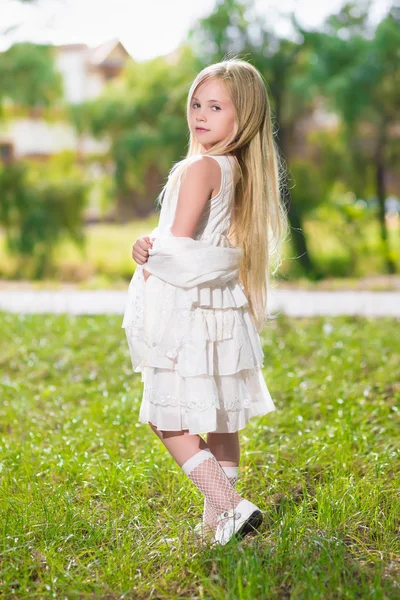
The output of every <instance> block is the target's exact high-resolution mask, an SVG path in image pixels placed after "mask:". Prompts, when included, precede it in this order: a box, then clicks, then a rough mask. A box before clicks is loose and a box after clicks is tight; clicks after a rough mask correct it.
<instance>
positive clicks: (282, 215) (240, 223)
mask: <svg viewBox="0 0 400 600" xmlns="http://www.w3.org/2000/svg"><path fill="white" fill-rule="evenodd" d="M210 79H218V80H221V81H222V82H223V83H224V84H225V89H226V93H227V95H228V97H229V98H230V100H231V102H232V103H233V105H234V108H235V113H236V118H235V124H234V127H233V131H232V132H231V133H230V135H228V136H227V137H226V138H225V139H222V140H220V141H219V142H218V143H216V144H214V146H213V147H212V148H211V149H210V150H208V151H207V152H203V154H204V155H221V154H232V155H233V156H235V158H236V164H237V167H238V177H237V179H236V188H235V204H234V207H233V211H232V219H231V227H230V230H229V232H228V238H229V240H230V242H231V243H232V245H234V246H238V247H241V248H242V249H243V251H244V252H243V260H242V263H241V267H240V273H239V279H240V281H241V283H242V285H243V287H244V290H245V292H246V296H247V298H248V301H249V312H250V314H251V316H252V319H253V322H254V325H255V327H256V329H257V331H258V332H261V331H262V329H263V327H264V326H265V323H266V321H267V319H268V313H267V290H268V288H269V287H270V275H271V272H272V274H274V273H275V272H276V271H277V269H278V268H279V266H280V264H281V262H282V260H281V246H282V242H283V241H284V239H285V237H286V233H287V230H288V218H287V213H286V209H285V207H284V204H283V202H282V198H281V184H282V181H283V174H284V168H283V160H282V158H281V157H280V155H279V150H278V147H277V145H276V143H275V140H274V137H273V136H274V133H273V130H272V121H271V107H270V103H269V99H268V94H267V89H266V87H265V84H264V81H263V78H262V75H261V73H260V72H259V71H258V70H257V69H256V68H255V67H254V66H253V65H251V64H250V63H248V62H247V61H245V60H242V59H238V58H228V59H227V60H223V61H221V62H219V63H215V64H212V65H209V66H208V67H206V68H204V69H203V70H202V71H201V72H200V73H199V74H198V75H197V76H196V78H195V79H194V81H193V83H192V85H191V87H190V90H189V94H188V99H187V120H188V123H189V118H190V108H191V103H192V97H193V95H194V93H195V92H196V89H197V88H198V86H199V85H200V84H202V83H203V82H205V81H208V80H210ZM189 133H190V139H189V149H188V153H187V156H186V157H185V158H184V159H183V160H181V161H179V162H178V163H176V164H175V165H174V166H173V167H172V169H171V171H170V174H169V178H168V182H167V186H174V185H175V183H176V182H177V181H178V179H179V177H180V175H181V174H182V172H183V170H184V169H185V167H186V166H187V164H188V162H190V160H191V159H192V158H193V157H195V156H198V155H199V154H200V153H201V149H202V146H201V144H200V142H198V141H197V140H196V139H195V138H194V137H193V136H192V134H191V132H190V131H189ZM165 187H166V186H165ZM163 191H165V190H163ZM163 191H162V192H161V194H160V196H161V195H162V194H163Z"/></svg>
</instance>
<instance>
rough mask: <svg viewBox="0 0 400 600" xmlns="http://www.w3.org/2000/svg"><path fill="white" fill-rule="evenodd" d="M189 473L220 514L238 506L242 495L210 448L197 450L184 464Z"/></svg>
mask: <svg viewBox="0 0 400 600" xmlns="http://www.w3.org/2000/svg"><path fill="white" fill-rule="evenodd" d="M182 470H183V471H184V472H185V473H186V474H187V475H188V477H189V478H190V479H191V480H192V482H193V483H194V484H195V485H196V487H197V488H198V489H199V490H200V491H201V492H202V494H203V495H204V497H205V498H206V500H207V505H208V506H209V507H210V508H211V509H212V510H213V511H214V512H215V513H216V514H217V516H218V515H220V514H221V513H223V512H224V511H226V510H231V509H233V508H236V506H237V505H238V504H239V502H240V501H241V500H243V498H242V496H240V494H238V493H237V491H236V490H235V488H234V487H232V485H231V483H230V481H229V478H228V477H227V475H226V474H225V472H224V469H223V468H222V467H221V465H220V464H219V462H218V461H217V459H216V458H215V456H214V454H213V453H212V452H211V450H210V449H208V448H207V449H205V450H200V451H199V452H196V453H195V454H194V455H193V456H192V457H191V458H189V460H187V461H186V462H185V463H184V464H183V465H182Z"/></svg>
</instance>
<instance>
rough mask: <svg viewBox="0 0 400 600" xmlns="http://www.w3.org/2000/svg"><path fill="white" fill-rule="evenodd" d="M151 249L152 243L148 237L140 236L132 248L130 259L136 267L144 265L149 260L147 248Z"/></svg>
mask: <svg viewBox="0 0 400 600" xmlns="http://www.w3.org/2000/svg"><path fill="white" fill-rule="evenodd" d="M152 247H153V242H152V240H151V239H150V236H148V235H142V237H140V238H138V239H137V240H136V242H135V243H134V244H133V246H132V258H133V260H134V261H135V262H136V263H137V264H138V265H144V263H145V262H147V259H148V258H149V248H152Z"/></svg>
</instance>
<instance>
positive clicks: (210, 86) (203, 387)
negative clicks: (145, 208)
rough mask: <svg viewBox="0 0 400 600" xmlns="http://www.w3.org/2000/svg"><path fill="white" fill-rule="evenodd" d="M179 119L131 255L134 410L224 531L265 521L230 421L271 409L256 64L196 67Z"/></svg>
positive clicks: (268, 144)
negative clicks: (163, 174)
mask: <svg viewBox="0 0 400 600" xmlns="http://www.w3.org/2000/svg"><path fill="white" fill-rule="evenodd" d="M187 121H188V126H189V132H190V143H189V151H188V154H187V157H186V158H185V159H184V160H182V161H180V162H178V163H176V164H175V165H174V167H173V168H172V169H171V172H170V175H169V177H168V181H167V184H166V186H165V188H164V190H163V192H162V193H161V194H160V196H162V198H163V200H162V206H161V213H160V218H159V223H158V226H157V227H156V229H155V230H154V231H153V232H152V233H151V234H150V236H144V237H142V238H139V239H138V240H137V241H136V242H135V244H134V245H133V248H132V257H133V258H134V260H135V261H136V263H137V264H138V267H137V268H136V271H135V274H134V276H133V278H132V281H131V283H130V286H129V292H128V303H127V306H126V310H125V315H124V321H123V324H122V327H124V328H125V331H126V335H127V340H128V344H129V350H130V355H131V359H132V366H133V370H134V371H135V372H141V373H142V382H143V383H144V388H143V398H142V403H141V407H140V414H139V421H140V422H142V423H148V424H149V425H150V427H151V428H152V429H153V431H154V432H155V433H156V435H157V436H158V437H159V438H160V440H161V441H162V443H163V444H164V445H165V447H166V448H167V450H168V451H169V452H170V453H171V455H172V457H173V458H174V459H175V461H176V462H177V463H178V465H179V466H180V467H181V468H182V470H183V471H184V472H185V473H186V474H187V475H188V477H189V478H190V479H191V481H192V482H193V483H194V484H195V485H196V486H197V487H198V488H199V489H200V491H201V492H202V493H203V495H204V511H203V518H202V523H200V524H199V526H198V528H197V531H199V532H200V533H207V534H208V535H207V539H210V541H211V543H219V544H222V545H224V544H226V543H227V542H228V541H229V540H230V539H232V538H236V539H240V538H242V537H243V536H244V535H245V534H247V533H248V532H249V531H252V530H254V529H256V528H258V527H259V525H260V523H261V521H262V512H261V510H260V509H259V507H258V506H257V505H256V504H253V503H252V502H250V501H249V500H247V499H245V498H243V497H242V496H241V495H240V494H239V493H238V492H237V491H236V489H235V483H236V480H237V477H238V467H239V460H240V446H239V433H238V432H239V430H240V429H243V428H244V427H245V425H246V423H247V422H248V421H249V420H250V419H251V418H252V417H255V416H257V415H263V414H266V413H268V412H270V411H273V410H275V405H274V403H273V401H272V399H271V396H270V394H269V392H268V389H267V386H266V384H265V381H264V378H263V375H262V370H261V369H262V366H263V364H264V356H263V351H262V346H261V342H260V337H259V333H260V332H261V330H262V329H263V327H264V325H265V323H266V319H267V311H266V300H267V289H268V284H269V281H270V273H271V271H272V256H273V255H274V254H276V256H277V258H278V260H277V264H278V266H279V264H280V246H281V242H282V241H283V239H284V235H285V232H286V228H287V215H286V212H285V210H284V207H283V204H282V202H281V195H280V181H281V180H280V173H281V168H280V166H281V165H280V161H279V154H278V151H277V148H276V146H275V142H274V139H273V131H272V123H271V114H270V105H269V101H268V96H267V91H266V88H265V85H264V82H263V79H262V76H261V75H260V73H259V71H258V70H257V69H256V68H255V67H253V66H252V65H251V64H249V63H248V62H246V61H244V60H240V59H237V58H234V59H228V60H224V61H222V62H220V63H217V64H213V65H210V66H208V67H206V68H205V69H203V70H202V71H201V72H200V73H199V74H198V75H197V77H196V78H195V80H194V81H193V83H192V85H191V88H190V90H189V96H188V103H187ZM143 265H146V268H144V267H143ZM201 433H203V434H204V433H206V434H207V442H205V440H204V439H203V438H202V437H201V436H200V435H199V434H201Z"/></svg>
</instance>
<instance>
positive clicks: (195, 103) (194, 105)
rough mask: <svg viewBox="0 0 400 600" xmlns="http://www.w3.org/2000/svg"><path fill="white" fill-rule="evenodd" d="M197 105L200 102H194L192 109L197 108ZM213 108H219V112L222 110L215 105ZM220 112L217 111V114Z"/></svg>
mask: <svg viewBox="0 0 400 600" xmlns="http://www.w3.org/2000/svg"><path fill="white" fill-rule="evenodd" d="M197 104H198V102H194V103H193V104H192V108H195V107H196V105H197ZM212 108H218V111H220V110H221V108H220V107H219V106H217V105H216V104H213V106H212ZM218 111H216V112H218Z"/></svg>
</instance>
